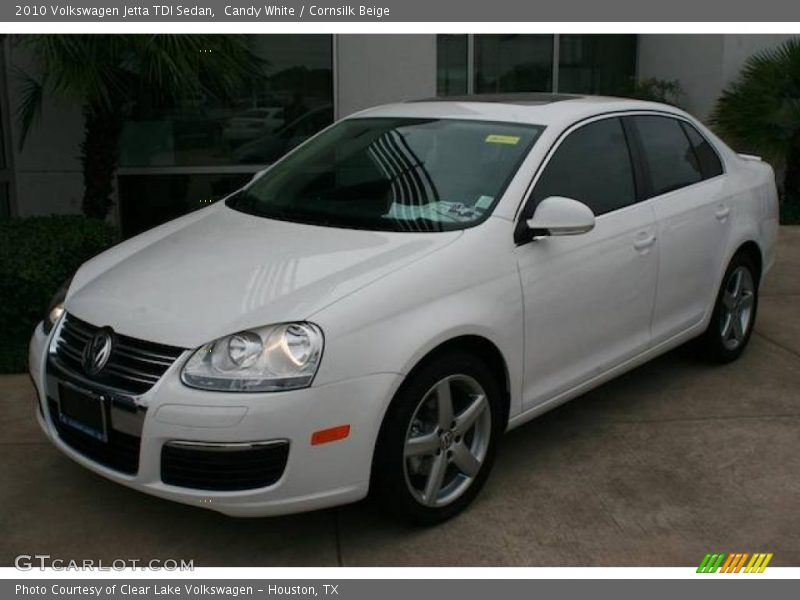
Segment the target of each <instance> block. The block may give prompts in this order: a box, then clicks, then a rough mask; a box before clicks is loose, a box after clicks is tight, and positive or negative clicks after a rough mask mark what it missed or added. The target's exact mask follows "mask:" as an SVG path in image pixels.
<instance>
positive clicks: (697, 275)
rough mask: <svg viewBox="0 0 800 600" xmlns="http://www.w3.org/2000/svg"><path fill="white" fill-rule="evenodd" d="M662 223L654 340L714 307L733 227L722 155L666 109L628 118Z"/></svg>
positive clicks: (686, 326)
mask: <svg viewBox="0 0 800 600" xmlns="http://www.w3.org/2000/svg"><path fill="white" fill-rule="evenodd" d="M626 119H628V121H629V122H630V123H631V125H632V129H633V130H634V132H635V136H636V138H637V143H638V147H639V151H640V153H641V156H642V161H641V163H642V166H643V169H644V171H645V178H646V180H647V196H648V197H649V200H648V201H647V204H651V205H652V207H653V210H654V211H655V215H656V221H657V223H658V233H657V236H658V247H659V254H658V286H657V289H658V293H657V296H656V302H655V310H654V313H653V343H654V344H657V343H659V342H662V341H666V340H668V339H670V338H671V337H673V336H675V335H678V334H680V333H682V332H684V331H686V330H687V329H690V328H691V327H693V326H696V325H698V324H700V323H701V322H702V321H703V318H704V316H705V312H706V310H708V309H709V308H710V305H711V302H710V299H711V298H713V296H714V294H715V292H716V287H717V283H718V281H717V279H718V277H719V275H720V270H721V268H722V266H721V265H722V262H723V260H724V257H723V254H724V252H725V248H726V243H727V238H728V235H729V233H730V228H731V221H732V219H731V214H730V213H731V207H730V205H729V203H728V202H727V200H726V198H725V195H724V172H723V167H722V162H721V161H720V159H719V156H718V155H717V153H716V151H715V150H714V148H713V147H712V146H711V145H710V143H709V142H708V141H707V140H706V139H705V138H704V137H703V136H702V135H701V134H700V132H699V131H698V130H697V129H696V128H695V127H694V126H693V125H692V124H691V123H689V122H688V121H684V120H682V119H678V118H673V117H670V116H666V115H636V116H632V117H626Z"/></svg>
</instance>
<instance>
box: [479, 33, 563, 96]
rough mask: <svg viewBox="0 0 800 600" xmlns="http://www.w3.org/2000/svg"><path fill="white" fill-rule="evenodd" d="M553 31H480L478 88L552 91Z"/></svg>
mask: <svg viewBox="0 0 800 600" xmlns="http://www.w3.org/2000/svg"><path fill="white" fill-rule="evenodd" d="M552 89H553V36H552V35H516V34H514V35H507V34H502V35H476V36H475V91H476V92H477V93H479V94H483V93H504V92H550V91H552Z"/></svg>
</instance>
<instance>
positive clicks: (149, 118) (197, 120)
mask: <svg viewBox="0 0 800 600" xmlns="http://www.w3.org/2000/svg"><path fill="white" fill-rule="evenodd" d="M249 42H250V44H251V45H252V50H253V52H254V53H255V54H257V55H258V56H260V57H261V58H262V59H263V61H264V65H265V66H264V72H262V73H254V74H253V78H252V80H251V81H250V82H249V83H248V84H247V85H245V86H243V88H242V89H241V90H240V92H239V95H238V96H237V97H235V98H233V99H229V100H226V101H223V100H221V99H219V98H214V97H210V96H197V97H195V98H192V99H190V100H189V101H187V102H184V103H183V104H182V105H180V106H172V105H164V104H163V103H158V102H154V101H153V99H152V98H149V97H146V96H142V97H140V98H137V99H136V100H135V101H133V102H132V103H131V105H130V106H129V107H127V112H128V115H129V118H128V120H127V122H126V125H125V128H124V130H123V136H122V143H121V164H122V166H123V167H147V166H163V167H169V166H189V165H191V166H213V165H230V164H231V163H236V164H264V163H268V162H273V161H274V160H275V159H276V158H278V157H280V156H281V155H282V154H283V153H285V152H286V151H288V150H290V149H291V148H292V147H294V146H296V145H297V144H299V143H300V142H301V141H302V140H304V139H305V138H307V137H309V136H310V135H312V134H314V133H316V132H317V131H319V130H320V129H322V128H323V127H325V126H326V125H328V124H329V123H330V122H331V121H332V120H333V109H332V99H333V91H332V81H333V79H332V51H331V43H332V42H331V36H330V35H296V36H294V35H253V36H249Z"/></svg>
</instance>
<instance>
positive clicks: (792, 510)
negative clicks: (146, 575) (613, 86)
mask: <svg viewBox="0 0 800 600" xmlns="http://www.w3.org/2000/svg"><path fill="white" fill-rule="evenodd" d="M32 400H33V390H32V387H31V385H30V383H29V382H28V380H27V377H26V376H6V377H0V406H1V407H2V410H0V482H2V485H0V565H2V566H7V565H11V564H12V563H13V560H14V557H15V556H17V555H18V554H34V553H45V554H50V555H51V556H53V557H60V558H80V559H83V558H92V559H95V560H96V559H103V560H105V561H111V560H113V559H115V558H135V559H147V560H149V559H152V558H179V559H180V558H183V559H194V561H195V565H197V566H279V565H308V566H327V565H348V566H359V565H376V566H378V565H379V566H396V565H419V566H459V565H498V566H503V565H520V566H522V565H526V566H527V565H531V566H602V565H608V566H612V565H613V566H648V565H656V566H686V565H691V564H696V563H699V561H700V559H701V558H702V557H703V555H704V554H705V553H706V552H709V551H721V552H773V553H774V554H775V557H774V559H773V562H772V564H773V565H776V566H777V565H786V566H788V565H792V566H797V565H800V510H799V509H800V227H794V228H789V227H784V228H783V229H782V231H781V240H780V247H779V261H778V265H777V266H776V268H775V269H774V271H773V272H772V273H771V274H770V276H769V278H768V281H767V284H766V286H765V287H764V289H763V290H762V297H761V306H760V309H759V316H758V322H757V325H756V332H755V334H754V335H753V338H752V340H751V344H750V347H749V348H748V349H747V351H746V352H745V354H744V356H743V357H742V358H741V360H740V361H738V362H737V363H735V364H732V365H726V366H722V367H719V366H709V365H706V364H703V363H702V362H699V361H698V360H697V359H696V358H695V357H694V356H693V355H692V352H690V351H688V350H686V349H678V350H677V351H674V352H672V353H670V354H668V355H666V356H663V357H661V358H659V359H657V360H656V361H654V362H652V363H650V364H648V365H645V366H643V367H640V368H639V369H636V370H635V371H633V372H631V373H628V374H627V375H625V376H623V377H621V378H620V379H617V380H615V381H613V382H610V383H608V384H606V385H604V386H602V387H601V388H599V389H597V390H594V391H592V392H590V393H589V394H586V395H585V396H583V397H582V398H580V399H577V400H575V401H573V402H571V403H569V404H567V405H565V406H563V407H561V408H559V409H556V410H555V411H553V412H551V413H548V414H547V415H545V416H543V417H541V418H539V419H537V420H535V421H534V422H532V423H530V424H528V425H526V426H523V427H521V428H519V429H517V430H515V431H513V432H511V433H510V434H509V435H507V436H506V438H505V439H504V441H503V444H502V447H501V449H500V454H499V456H498V460H497V463H496V466H495V471H494V473H493V474H492V477H491V478H490V480H489V482H488V484H487V486H486V487H485V488H484V490H483V492H482V494H481V495H480V496H479V498H478V499H477V501H476V502H475V504H474V505H473V506H472V507H471V509H470V510H468V511H467V512H466V513H465V514H464V515H462V516H460V517H459V518H456V519H454V520H452V521H450V522H448V523H446V524H444V525H441V526H439V527H435V528H431V529H415V528H409V527H406V526H402V525H399V524H398V523H396V522H394V521H392V520H391V519H389V518H387V517H385V516H384V515H382V514H381V513H379V512H378V511H377V510H376V509H374V508H373V507H372V506H371V505H369V504H368V503H359V504H356V505H352V506H347V507H343V508H339V509H333V510H327V511H320V512H315V513H309V514H304V515H298V516H292V517H282V518H271V519H255V520H236V519H231V518H228V517H224V516H222V515H218V514H216V513H212V512H208V511H205V510H202V509H199V508H192V507H188V506H183V505H178V504H173V503H170V502H166V501H163V500H158V499H155V498H151V497H149V496H145V495H143V494H139V493H137V492H134V491H131V490H128V489H126V488H123V487H121V486H118V485H116V484H113V483H110V482H108V481H106V480H104V479H102V478H101V477H99V476H96V475H94V474H92V473H90V472H88V471H86V470H85V469H83V468H81V467H79V466H78V465H76V464H75V463H73V462H72V461H71V460H69V459H68V458H66V457H64V456H62V455H61V454H60V453H59V452H57V451H56V450H55V449H53V448H52V447H51V446H50V444H49V443H48V442H46V440H45V439H44V437H43V435H42V434H41V433H40V432H39V430H38V426H37V425H36V423H35V420H34V417H33V414H32V410H33V409H32V406H33V404H32Z"/></svg>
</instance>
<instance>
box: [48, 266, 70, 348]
mask: <svg viewBox="0 0 800 600" xmlns="http://www.w3.org/2000/svg"><path fill="white" fill-rule="evenodd" d="M70 283H72V277H70V278H69V279H67V280H66V281H65V282H64V283H62V284H61V287H60V288H58V291H57V292H56V293H55V294H54V295H53V298H52V300H50V304H48V305H47V312H46V313H45V314H44V319H42V329H44V333H45V335H50V332H51V331H52V329H53V325H55V324H56V323H58V320H59V319H60V318H61V315H63V314H64V299H65V298H66V297H67V290H69V284H70Z"/></svg>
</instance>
